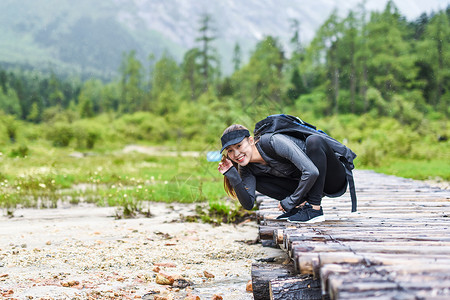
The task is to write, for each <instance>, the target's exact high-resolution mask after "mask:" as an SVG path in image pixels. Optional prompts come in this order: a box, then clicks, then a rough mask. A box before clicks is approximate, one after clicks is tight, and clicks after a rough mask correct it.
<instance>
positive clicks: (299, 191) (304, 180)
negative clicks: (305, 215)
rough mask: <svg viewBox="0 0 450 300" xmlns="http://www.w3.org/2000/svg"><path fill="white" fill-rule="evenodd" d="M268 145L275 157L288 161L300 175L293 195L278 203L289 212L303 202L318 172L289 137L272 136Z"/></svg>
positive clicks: (281, 135)
mask: <svg viewBox="0 0 450 300" xmlns="http://www.w3.org/2000/svg"><path fill="white" fill-rule="evenodd" d="M270 145H271V147H272V148H273V150H274V152H275V153H276V154H277V155H279V156H280V157H283V158H285V159H287V160H288V161H290V162H291V163H292V164H294V165H295V166H296V167H297V168H298V169H299V170H300V171H301V173H302V175H301V178H300V182H299V184H298V187H297V188H296V190H295V191H294V193H293V194H292V195H290V196H288V197H286V198H285V199H283V200H281V203H280V204H281V206H282V207H283V209H284V210H285V211H290V210H291V209H293V208H294V207H296V206H297V205H299V204H300V203H302V202H304V201H305V200H304V199H303V198H304V197H305V196H306V194H307V193H308V191H309V190H310V189H311V187H312V186H313V185H314V183H315V182H316V179H317V177H318V176H319V170H318V169H317V167H316V166H315V165H314V163H313V162H312V161H311V159H309V157H308V156H307V155H306V153H305V152H303V150H302V149H300V147H299V146H298V145H297V144H296V143H295V142H294V141H292V140H291V139H290V138H289V137H287V136H285V135H283V134H274V135H272V137H271V139H270Z"/></svg>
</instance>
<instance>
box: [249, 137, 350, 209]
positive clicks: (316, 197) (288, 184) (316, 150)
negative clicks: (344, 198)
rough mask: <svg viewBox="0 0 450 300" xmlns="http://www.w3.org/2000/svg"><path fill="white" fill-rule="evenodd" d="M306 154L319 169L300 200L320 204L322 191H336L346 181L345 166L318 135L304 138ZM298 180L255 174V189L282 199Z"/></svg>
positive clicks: (328, 192) (293, 188)
mask: <svg viewBox="0 0 450 300" xmlns="http://www.w3.org/2000/svg"><path fill="white" fill-rule="evenodd" d="M306 155H308V157H309V158H310V159H311V161H312V162H313V163H314V165H315V166H316V167H317V169H318V170H319V177H317V179H316V182H315V183H314V185H313V186H312V187H311V189H310V190H309V192H308V194H307V195H306V197H305V199H302V201H301V202H304V201H308V203H309V204H311V205H320V203H321V201H322V197H323V193H324V192H325V193H327V194H334V193H337V192H339V191H340V190H342V188H343V187H344V185H345V184H346V183H347V180H346V173H345V168H344V166H343V165H342V163H341V162H340V161H339V160H338V159H337V157H336V155H335V154H334V151H333V150H332V149H331V147H330V146H329V145H328V144H327V143H326V142H325V140H324V139H323V138H322V137H320V136H318V135H311V136H309V137H308V138H307V139H306ZM298 182H299V181H298V180H295V179H290V178H281V177H274V176H257V177H256V190H257V191H258V192H260V193H262V194H264V195H266V196H269V197H272V198H275V199H278V200H283V199H284V198H286V197H287V196H290V195H292V193H293V192H294V191H295V190H296V188H297V186H298ZM303 200H304V201H303ZM301 202H300V203H301ZM300 203H299V204H300Z"/></svg>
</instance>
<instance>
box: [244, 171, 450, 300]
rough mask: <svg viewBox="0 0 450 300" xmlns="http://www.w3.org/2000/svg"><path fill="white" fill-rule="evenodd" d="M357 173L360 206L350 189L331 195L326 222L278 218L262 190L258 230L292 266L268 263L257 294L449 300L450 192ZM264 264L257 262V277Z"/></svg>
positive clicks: (263, 296) (254, 276)
mask: <svg viewBox="0 0 450 300" xmlns="http://www.w3.org/2000/svg"><path fill="white" fill-rule="evenodd" d="M354 175H355V185H356V191H357V196H358V211H357V212H355V213H351V212H350V210H351V200H350V194H349V193H348V191H347V193H346V194H344V195H343V196H342V197H340V198H333V199H331V198H324V199H323V201H322V206H323V210H324V215H325V219H326V221H325V222H322V223H313V224H294V223H289V222H286V221H279V220H275V217H276V216H278V215H279V214H280V212H279V211H278V209H277V205H278V201H277V200H274V199H271V198H268V197H266V196H258V198H257V201H258V205H259V210H258V212H257V220H258V223H259V237H260V239H261V240H262V241H273V242H272V243H271V244H272V245H276V246H277V247H280V248H281V249H283V250H284V251H286V252H287V253H288V254H289V257H290V260H291V263H290V264H288V265H289V266H286V267H289V268H291V269H292V270H293V271H291V272H290V273H289V272H286V271H282V272H281V273H282V274H283V275H279V273H280V271H279V270H280V269H282V268H283V266H271V265H266V266H265V268H266V271H265V272H264V274H265V275H264V276H263V277H264V278H266V280H267V282H266V283H265V284H261V282H258V283H257V284H259V285H258V286H261V287H262V289H263V290H261V289H259V290H258V289H257V290H256V291H254V297H255V299H402V300H403V299H442V300H443V299H450V191H448V190H441V189H439V188H435V187H431V186H428V185H426V184H425V183H423V182H420V181H414V180H410V179H405V178H399V177H395V176H388V175H384V174H379V173H375V172H373V171H363V170H356V172H354ZM261 268H263V266H261V265H258V266H257V267H253V268H252V279H253V283H254V284H255V283H256V281H259V280H258V279H257V278H262V277H259V274H261V272H262V271H261ZM286 274H290V275H286ZM254 290H255V289H254Z"/></svg>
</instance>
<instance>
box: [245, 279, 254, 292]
mask: <svg viewBox="0 0 450 300" xmlns="http://www.w3.org/2000/svg"><path fill="white" fill-rule="evenodd" d="M245 290H246V291H247V292H253V285H252V281H251V280H249V281H248V282H247V286H246V287H245Z"/></svg>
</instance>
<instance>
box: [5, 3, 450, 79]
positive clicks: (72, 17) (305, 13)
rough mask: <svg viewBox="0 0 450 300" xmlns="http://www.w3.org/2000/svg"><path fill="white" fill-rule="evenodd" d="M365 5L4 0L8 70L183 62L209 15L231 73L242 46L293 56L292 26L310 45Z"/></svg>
mask: <svg viewBox="0 0 450 300" xmlns="http://www.w3.org/2000/svg"><path fill="white" fill-rule="evenodd" d="M439 1H441V2H439ZM445 1H447V0H444V2H445ZM385 2H386V1H375V0H372V1H368V2H367V8H368V9H374V8H375V9H381V8H382V7H384V5H385ZM397 2H399V3H401V4H402V5H403V4H406V3H407V5H408V7H409V8H410V9H415V11H418V9H419V8H418V6H417V5H418V4H417V3H421V2H420V0H416V1H409V0H397ZM357 3H359V0H349V1H336V0H317V1H291V0H266V1H261V0H246V1H239V0H221V1H210V0H196V1H187V0H165V1H161V0H102V1H91V0H77V1H72V0H21V1H16V0H2V1H1V2H0V36H1V39H0V63H1V64H21V65H28V66H29V67H30V68H39V69H46V68H52V69H54V70H58V71H62V72H76V73H79V72H82V73H84V74H89V75H97V76H98V75H101V76H104V77H110V76H113V75H114V74H116V72H117V70H118V68H119V65H120V62H121V58H122V55H123V52H125V51H130V50H135V51H136V53H137V56H138V58H139V59H140V60H141V61H142V62H143V63H144V64H145V63H147V58H148V56H149V55H150V54H153V55H155V57H159V56H160V55H161V54H162V53H163V52H164V51H166V52H168V53H170V54H171V55H172V56H174V57H175V58H176V59H177V60H181V59H182V55H183V53H184V52H185V51H186V50H187V49H189V48H192V47H195V46H197V45H196V42H195V39H196V38H197V37H198V28H199V19H200V16H201V15H202V14H205V13H208V14H210V15H211V16H212V20H213V24H214V27H215V29H216V30H215V35H216V37H217V39H216V41H215V46H216V47H217V48H218V50H219V53H220V55H221V58H222V67H223V69H224V70H225V72H227V71H230V68H231V67H230V65H231V54H232V52H233V48H234V46H235V44H236V43H239V44H240V46H241V49H242V53H243V56H244V57H243V58H244V60H245V59H246V57H248V55H249V52H250V51H251V50H252V49H253V47H254V45H255V43H256V42H257V41H258V40H260V39H261V38H263V36H264V35H269V34H270V35H273V36H276V37H279V38H280V41H281V42H282V44H283V45H284V47H285V48H286V49H288V47H289V43H288V41H289V38H290V36H291V35H292V30H291V29H290V20H291V19H297V20H299V21H300V24H301V39H302V40H303V41H308V40H310V39H311V38H312V37H313V35H314V32H315V30H316V29H317V28H318V27H319V26H320V24H321V23H323V21H324V20H325V19H326V18H327V17H328V15H329V14H330V12H331V11H332V10H333V9H334V8H336V7H338V6H339V11H340V12H341V14H342V15H345V14H346V12H347V11H348V10H349V9H356V4H357ZM438 3H441V4H439V5H442V6H443V4H442V0H430V1H428V4H426V5H428V6H423V4H421V5H422V7H428V8H432V7H437V8H443V7H439V6H438ZM399 7H401V5H400V6H399ZM400 12H401V13H402V14H403V13H404V12H403V11H402V10H401V9H400ZM428 12H429V9H428ZM416 14H417V12H416Z"/></svg>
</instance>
